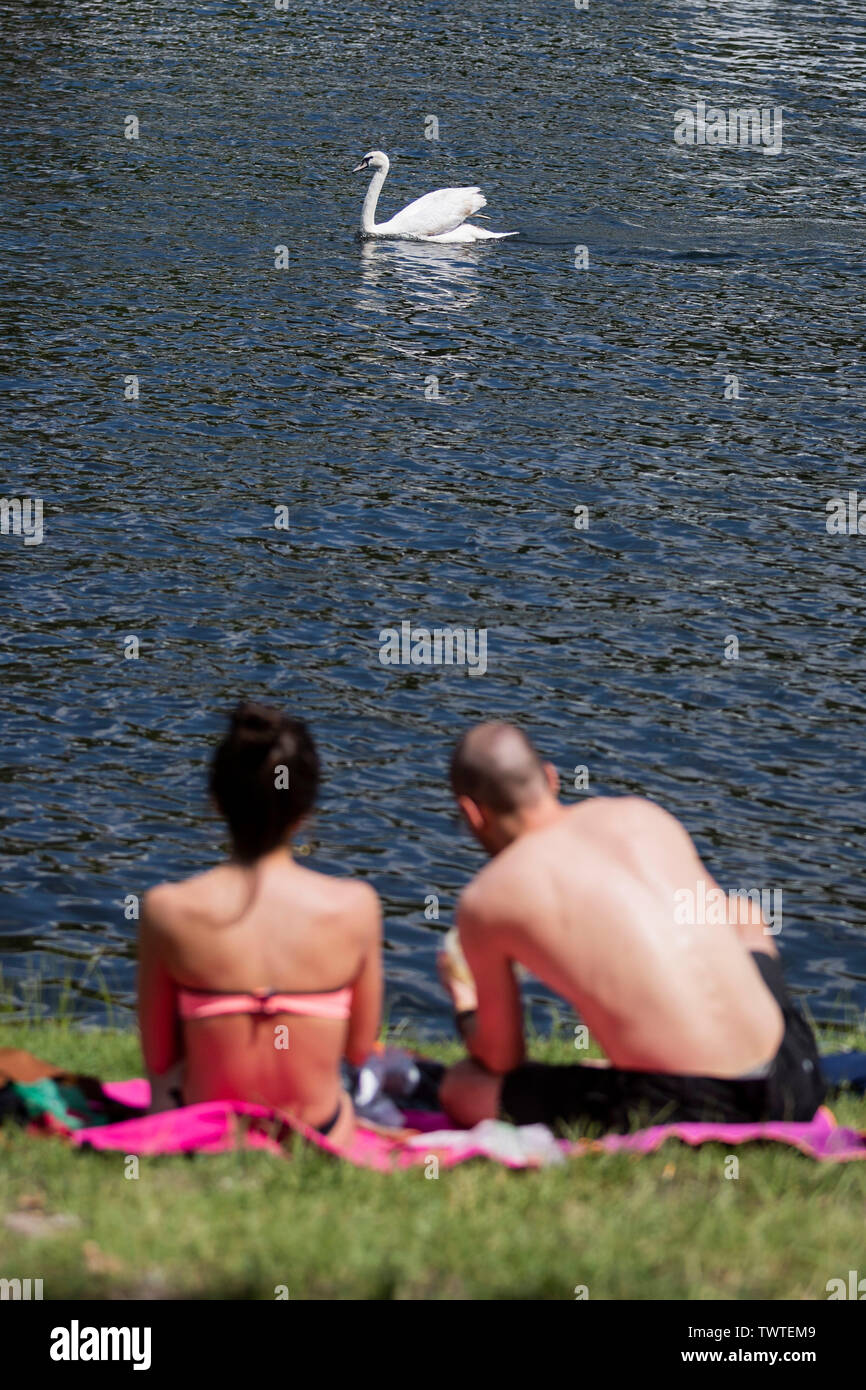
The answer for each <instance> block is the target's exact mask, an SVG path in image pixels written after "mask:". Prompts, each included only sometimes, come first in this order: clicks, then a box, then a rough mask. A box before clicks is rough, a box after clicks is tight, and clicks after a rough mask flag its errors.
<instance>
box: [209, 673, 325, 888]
mask: <svg viewBox="0 0 866 1390" xmlns="http://www.w3.org/2000/svg"><path fill="white" fill-rule="evenodd" d="M318 786H319V757H318V754H317V752H316V745H315V743H314V742H313V737H312V734H311V733H310V731H309V729H308V728H307V726H306V724H305V723H304V721H303V720H302V719H292V718H291V717H290V716H289V715H287V714H283V713H282V711H281V710H278V709H275V708H274V707H273V706H272V705H259V704H256V703H255V702H254V701H251V700H245V701H242V702H241V703H240V704H238V705H236V706H235V708H234V709H233V710H232V713H231V714H230V716H229V727H228V732H227V733H226V735H225V737H224V738H223V739H222V741H221V742H220V744H219V746H218V747H217V750H216V752H215V754H214V757H213V762H212V763H211V773H210V789H211V793H212V795H213V797H214V800H215V801H216V803H217V805H218V807H219V809H220V811H221V812H222V814H223V816H224V817H225V819H226V821H227V823H228V827H229V831H230V833H231V837H232V841H233V845H234V850H235V853H236V854H237V855H238V857H239V858H241V859H244V860H253V859H258V858H259V856H260V855H262V854H267V853H268V852H269V850H272V849H275V848H276V847H277V845H279V844H281V843H283V842H284V841H285V840H286V837H287V835H288V834H290V832H291V830H292V827H293V826H296V825H297V824H298V822H299V821H300V820H302V819H303V817H304V816H305V815H307V813H308V812H309V811H310V810H312V807H313V805H314V803H315V800H316V792H317V790H318Z"/></svg>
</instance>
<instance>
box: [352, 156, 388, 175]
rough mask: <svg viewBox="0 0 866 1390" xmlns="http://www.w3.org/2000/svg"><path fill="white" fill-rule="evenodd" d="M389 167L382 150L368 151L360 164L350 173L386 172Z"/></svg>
mask: <svg viewBox="0 0 866 1390" xmlns="http://www.w3.org/2000/svg"><path fill="white" fill-rule="evenodd" d="M390 167H391V163H390V160H389V159H388V156H387V155H386V154H385V153H384V151H383V150H368V151H367V153H366V154H365V155H364V158H363V159H362V160H361V163H360V164H356V165H355V167H354V169H353V170H352V173H353V174H357V173H358V171H359V170H360V169H384V170H386V171H387V170H388V169H390Z"/></svg>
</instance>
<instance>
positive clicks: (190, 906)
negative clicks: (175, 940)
mask: <svg viewBox="0 0 866 1390" xmlns="http://www.w3.org/2000/svg"><path fill="white" fill-rule="evenodd" d="M225 869H226V866H225V865H224V864H217V865H216V866H215V867H214V868H211V869H205V870H204V871H203V872H202V873H200V874H193V875H192V877H190V878H184V879H179V880H177V881H176V882H173V883H172V882H166V883H158V884H156V885H155V886H154V887H153V888H149V889H148V890H147V892H146V893H145V895H144V897H143V899H142V904H141V907H142V912H141V920H142V925H143V926H148V927H150V928H153V929H155V930H156V931H171V930H172V929H173V928H174V927H176V926H177V925H178V924H179V923H181V922H182V921H186V920H188V918H189V915H190V912H191V911H193V912H195V913H196V914H199V913H201V912H203V911H204V912H205V913H206V912H207V907H208V904H209V902H211V901H213V902H214V903H216V902H218V901H219V900H220V896H221V894H222V892H223V890H224V887H225V885H224V882H223V880H224V878H225Z"/></svg>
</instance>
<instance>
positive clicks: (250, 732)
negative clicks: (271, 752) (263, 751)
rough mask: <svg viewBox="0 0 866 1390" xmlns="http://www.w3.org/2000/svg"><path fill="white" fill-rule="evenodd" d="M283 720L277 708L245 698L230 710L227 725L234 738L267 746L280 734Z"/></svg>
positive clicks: (283, 723)
mask: <svg viewBox="0 0 866 1390" xmlns="http://www.w3.org/2000/svg"><path fill="white" fill-rule="evenodd" d="M285 722H286V721H285V719H284V717H283V715H282V714H281V713H280V711H279V710H276V709H273V708H271V707H270V706H268V705H257V704H254V703H253V702H252V701H251V700H245V701H243V703H241V704H239V705H236V706H235V708H234V710H233V711H232V714H231V719H230V721H229V727H230V730H231V733H232V734H233V735H234V736H235V737H236V738H241V739H243V740H244V742H249V743H261V744H264V745H266V746H267V745H268V744H270V743H273V742H274V741H275V740H276V739H277V738H278V737H279V736H280V734H281V733H282V731H283V728H284V725H285Z"/></svg>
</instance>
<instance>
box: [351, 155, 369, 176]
mask: <svg viewBox="0 0 866 1390" xmlns="http://www.w3.org/2000/svg"><path fill="white" fill-rule="evenodd" d="M366 167H367V161H366V159H362V160H361V163H360V164H356V165H355V167H354V169H353V170H352V173H353V174H357V173H359V172H360V170H361V169H366Z"/></svg>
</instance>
